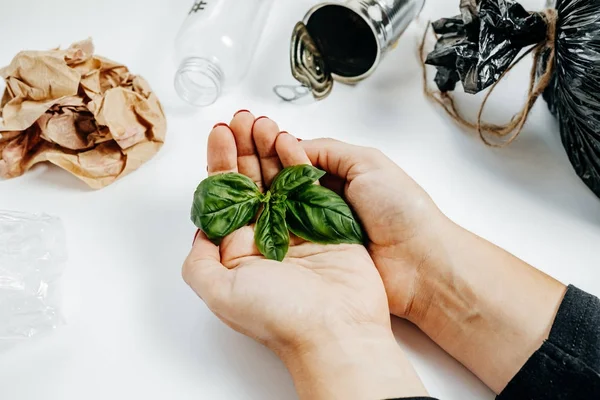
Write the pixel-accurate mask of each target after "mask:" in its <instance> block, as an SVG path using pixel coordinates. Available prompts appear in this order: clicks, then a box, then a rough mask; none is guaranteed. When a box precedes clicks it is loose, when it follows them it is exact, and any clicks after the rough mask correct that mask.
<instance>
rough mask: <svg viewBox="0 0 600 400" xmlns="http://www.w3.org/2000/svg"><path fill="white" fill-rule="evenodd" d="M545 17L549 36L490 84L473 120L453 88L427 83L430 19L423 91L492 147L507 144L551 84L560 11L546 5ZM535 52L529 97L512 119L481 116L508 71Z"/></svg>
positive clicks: (422, 52) (422, 60)
mask: <svg viewBox="0 0 600 400" xmlns="http://www.w3.org/2000/svg"><path fill="white" fill-rule="evenodd" d="M541 15H542V17H543V18H544V20H545V21H546V25H547V30H546V39H545V40H544V41H543V42H541V43H539V44H537V45H535V46H533V47H531V48H530V49H528V50H527V51H526V52H525V53H523V54H522V55H521V56H520V57H518V58H517V59H516V60H515V61H513V62H512V63H511V65H510V66H509V67H508V68H507V69H506V71H504V73H502V75H500V78H498V80H497V81H496V82H495V83H494V84H493V85H492V86H491V87H490V89H489V90H488V92H487V93H486V95H485V97H484V99H483V102H482V103H481V107H480V108H479V112H478V114H477V121H476V122H472V121H470V120H468V119H467V118H466V117H465V116H464V115H463V114H462V113H461V112H460V110H459V109H458V107H457V106H456V103H455V101H454V97H453V96H452V94H451V93H450V92H441V91H439V90H432V89H430V88H429V85H428V74H427V65H426V64H425V60H426V58H427V55H426V54H425V44H426V42H427V36H428V33H429V29H430V28H431V23H429V22H428V23H427V28H426V29H425V32H424V34H423V39H422V40H421V44H420V46H419V61H420V63H421V68H422V72H423V92H424V93H425V95H426V96H427V98H429V99H431V100H432V101H434V102H435V103H437V104H439V105H440V106H441V107H442V108H443V110H444V111H446V113H447V114H448V115H449V116H450V118H452V120H454V121H455V122H456V123H458V124H459V125H460V126H463V127H465V128H468V129H473V130H476V131H477V133H478V134H479V137H480V138H481V140H483V142H484V143H485V144H487V145H488V146H491V147H505V146H508V145H509V144H511V143H512V142H513V141H514V140H515V139H516V138H517V137H518V136H519V134H520V133H521V131H522V130H523V126H524V125H525V123H526V122H527V119H528V117H529V113H530V112H531V109H532V108H533V105H534V104H535V102H536V101H537V99H538V98H539V97H540V95H542V94H543V93H544V90H545V89H546V88H547V87H548V85H549V84H550V82H551V80H552V76H553V74H554V60H555V58H556V24H557V21H558V13H557V11H556V10H555V9H546V10H544V11H543V12H542V14H541ZM532 52H533V65H532V67H531V75H530V80H529V88H528V92H527V101H526V103H525V105H524V106H523V108H522V109H521V111H519V112H518V113H517V114H515V115H514V116H513V117H512V119H511V120H510V121H509V122H507V123H505V124H502V125H497V124H492V123H488V122H485V121H483V120H482V116H483V111H484V109H485V106H486V104H487V101H488V99H489V98H490V96H491V95H492V93H493V92H494V90H495V89H496V86H497V85H498V84H499V83H500V82H502V80H503V79H504V78H505V77H506V75H507V74H508V73H509V72H510V70H512V69H513V68H514V67H515V66H516V65H517V64H518V63H520V62H521V60H523V58H525V57H526V56H527V55H529V54H530V53H532ZM545 54H547V55H548V56H547V59H546V63H545V68H544V71H543V73H542V74H541V75H540V76H539V77H538V76H537V67H538V64H539V61H540V59H541V58H542V57H544V55H545ZM489 137H495V138H499V139H501V141H497V142H496V141H493V140H490V139H489Z"/></svg>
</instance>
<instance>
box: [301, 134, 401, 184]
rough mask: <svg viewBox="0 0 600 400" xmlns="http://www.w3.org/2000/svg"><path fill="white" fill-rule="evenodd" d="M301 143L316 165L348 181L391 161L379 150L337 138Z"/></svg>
mask: <svg viewBox="0 0 600 400" xmlns="http://www.w3.org/2000/svg"><path fill="white" fill-rule="evenodd" d="M300 144H301V145H302V147H303V148H304V151H305V152H306V154H307V155H308V158H309V159H310V161H311V163H312V164H313V165H314V166H315V167H317V168H321V169H322V170H324V171H325V172H327V173H328V174H331V175H334V176H337V177H339V178H341V179H343V180H346V181H348V182H351V181H352V180H353V179H355V178H356V177H357V176H359V175H362V174H364V173H366V172H368V171H370V170H372V169H377V168H379V167H381V166H383V165H384V163H385V162H388V163H389V162H390V160H389V159H388V158H387V157H386V156H385V155H384V154H383V153H382V152H380V151H379V150H376V149H373V148H368V147H361V146H355V145H352V144H348V143H344V142H340V141H338V140H335V139H314V140H305V141H302V142H300Z"/></svg>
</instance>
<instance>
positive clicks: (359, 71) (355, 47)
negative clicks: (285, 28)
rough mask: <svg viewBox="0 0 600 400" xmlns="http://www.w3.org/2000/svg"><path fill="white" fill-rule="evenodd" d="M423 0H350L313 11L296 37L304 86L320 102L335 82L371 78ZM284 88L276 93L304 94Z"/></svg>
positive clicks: (297, 72) (296, 63)
mask: <svg viewBox="0 0 600 400" xmlns="http://www.w3.org/2000/svg"><path fill="white" fill-rule="evenodd" d="M424 4H425V0H347V1H345V2H342V3H340V2H325V3H322V4H319V5H317V6H315V7H313V8H312V9H310V10H309V11H308V13H307V14H306V16H305V17H304V19H303V21H302V22H299V23H298V24H297V25H296V27H295V28H294V31H293V33H292V38H291V46H290V49H291V51H290V64H291V69H292V75H293V76H294V78H296V80H297V81H298V82H300V84H301V86H299V88H302V89H303V92H304V93H307V92H309V91H310V92H311V93H312V94H313V96H314V98H315V99H317V100H321V99H324V98H325V97H327V96H328V95H329V93H331V90H332V88H333V82H334V80H335V81H339V82H342V83H347V84H354V83H357V82H360V81H362V80H364V79H365V78H367V77H369V76H370V75H371V74H372V73H373V71H375V69H376V68H377V67H378V66H379V63H380V62H381V60H382V59H383V57H384V56H385V55H386V54H387V53H388V51H390V50H391V49H392V48H394V46H395V45H396V43H397V41H398V39H399V38H400V36H401V35H402V33H404V31H405V30H406V28H407V27H408V25H409V24H410V23H411V22H412V21H413V20H414V19H415V18H416V17H417V16H418V15H419V13H420V12H421V10H422V9H423V5H424ZM285 88H287V89H289V88H290V87H289V86H286V87H285ZM283 89H284V87H283V86H279V87H276V88H275V92H276V93H277V94H278V95H279V96H280V97H281V98H283V99H284V100H286V101H293V100H295V99H296V98H299V97H295V98H294V97H289V96H288V97H287V98H286V97H284V96H283V95H282V94H281V93H283ZM294 91H295V92H297V93H299V92H298V91H297V90H294ZM300 97H303V96H300Z"/></svg>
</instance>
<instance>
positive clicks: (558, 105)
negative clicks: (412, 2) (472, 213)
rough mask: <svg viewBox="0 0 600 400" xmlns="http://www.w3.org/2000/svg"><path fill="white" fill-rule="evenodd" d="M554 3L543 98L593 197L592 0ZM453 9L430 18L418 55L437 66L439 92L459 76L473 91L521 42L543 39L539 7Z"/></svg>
mask: <svg viewBox="0 0 600 400" xmlns="http://www.w3.org/2000/svg"><path fill="white" fill-rule="evenodd" d="M555 8H556V10H557V12H558V20H557V25H556V41H555V60H554V69H553V76H552V79H551V81H550V84H549V85H548V87H547V88H546V90H545V91H544V99H545V100H546V102H547V103H548V106H549V108H550V111H551V112H552V113H553V114H554V115H555V116H556V117H557V118H558V121H559V124H560V132H561V138H562V142H563V146H564V147H565V149H566V151H567V154H568V156H569V159H570V160H571V163H572V164H573V167H574V168H575V171H576V172H577V174H578V175H579V176H580V177H581V179H582V180H583V181H584V182H585V183H586V184H587V185H588V186H589V187H590V188H591V189H592V191H593V192H594V193H595V194H596V195H597V196H598V197H600V0H557V1H556V4H555ZM460 11H461V15H459V16H455V17H452V18H443V19H440V20H438V21H436V22H434V23H433V29H434V31H435V32H436V34H437V35H438V38H439V39H438V42H437V43H436V46H435V49H434V50H433V51H432V52H431V53H430V54H429V55H428V57H427V60H426V63H427V64H430V65H434V66H435V67H436V68H437V75H436V78H435V82H436V84H437V86H438V88H439V89H440V91H442V92H448V91H452V90H454V89H455V87H456V84H457V83H458V82H461V83H462V86H463V88H464V91H465V92H467V93H478V92H480V91H482V90H484V89H486V88H488V87H489V86H491V85H492V84H494V83H495V82H496V81H498V79H500V77H501V76H502V74H503V73H504V72H505V71H506V70H507V69H508V68H509V67H510V65H511V63H512V62H513V61H514V60H515V58H516V57H517V55H518V54H519V52H521V50H522V49H524V48H527V47H531V46H533V45H537V44H539V43H542V42H544V41H545V40H546V35H547V21H546V19H545V18H544V14H543V13H541V12H528V11H526V10H525V9H524V8H523V7H522V6H521V5H520V4H518V3H517V2H514V1H511V0H480V1H478V0H461V3H460ZM542 64H543V65H545V63H540V68H542ZM543 72H544V71H543V70H540V71H539V72H538V74H540V75H541V74H542V73H543Z"/></svg>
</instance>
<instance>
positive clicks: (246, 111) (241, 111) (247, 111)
mask: <svg viewBox="0 0 600 400" xmlns="http://www.w3.org/2000/svg"><path fill="white" fill-rule="evenodd" d="M243 112H245V113H249V112H250V110H240V111H238V112H236V113H235V114H233V116H234V117H235V116H236V115H238V114H240V113H243Z"/></svg>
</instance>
